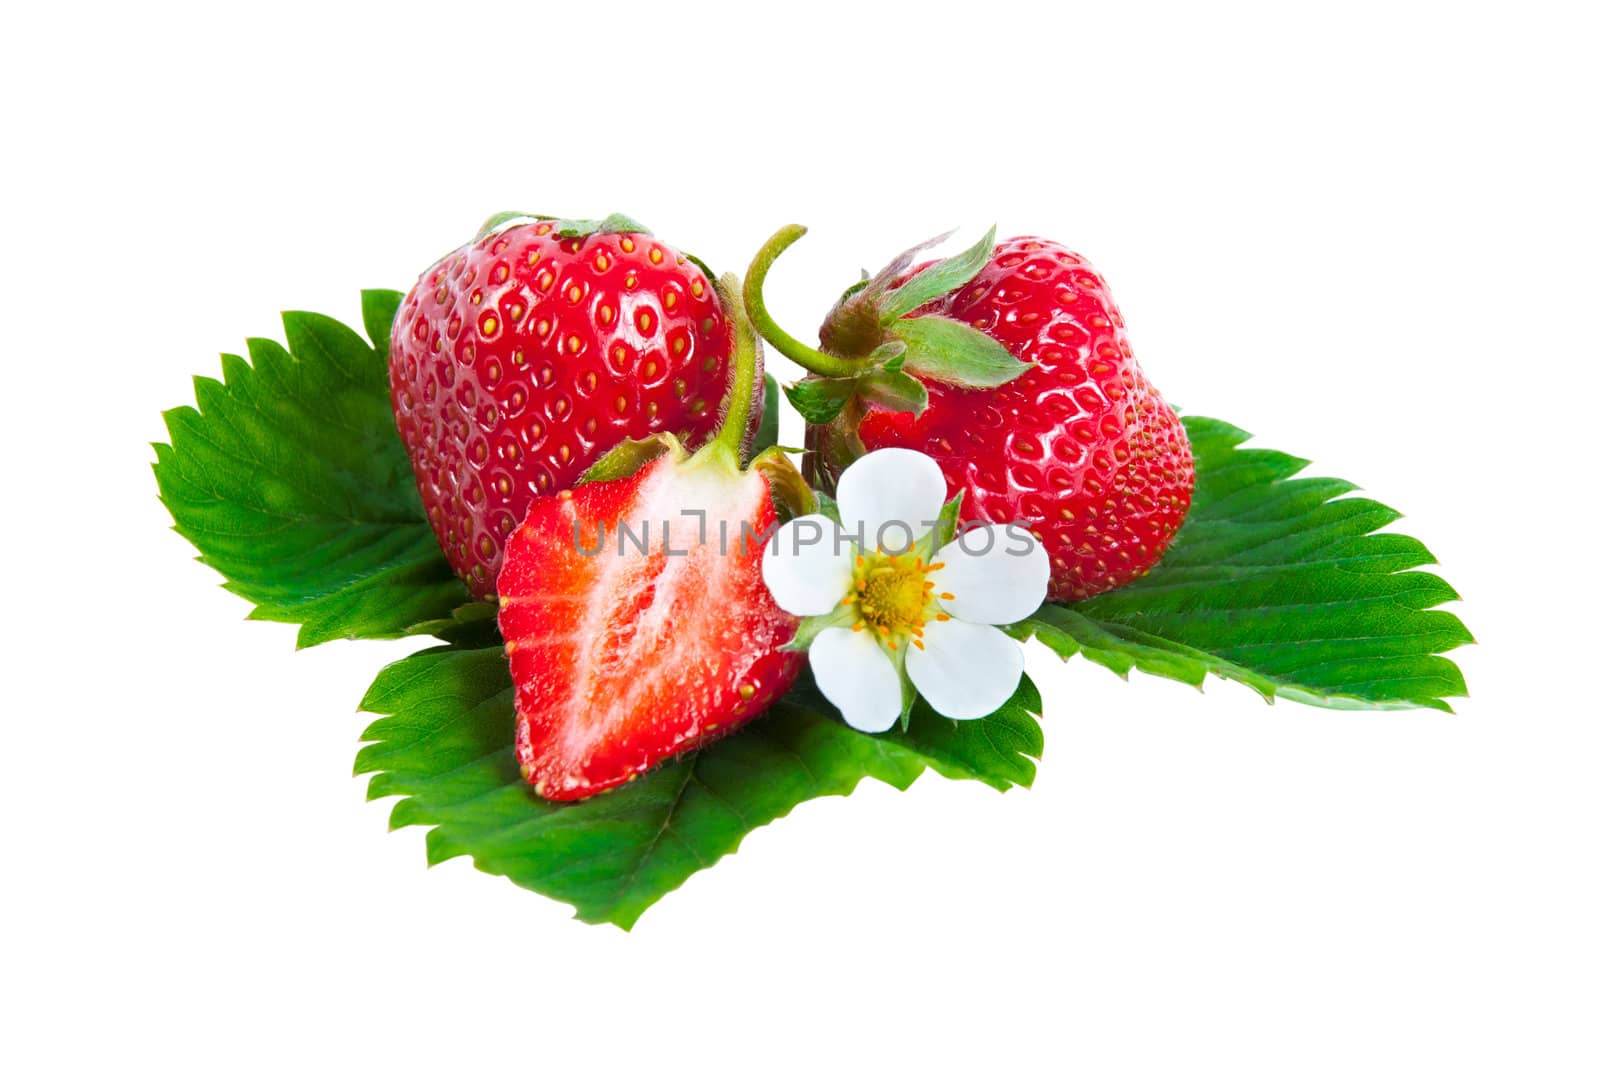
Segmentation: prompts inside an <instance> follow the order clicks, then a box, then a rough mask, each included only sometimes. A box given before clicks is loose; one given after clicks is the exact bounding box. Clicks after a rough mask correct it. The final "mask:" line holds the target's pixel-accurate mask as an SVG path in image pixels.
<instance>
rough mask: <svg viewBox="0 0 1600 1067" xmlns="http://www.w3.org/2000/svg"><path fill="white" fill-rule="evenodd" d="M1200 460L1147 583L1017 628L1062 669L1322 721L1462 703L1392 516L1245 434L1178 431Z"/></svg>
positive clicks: (1448, 641)
mask: <svg viewBox="0 0 1600 1067" xmlns="http://www.w3.org/2000/svg"><path fill="white" fill-rule="evenodd" d="M1183 422H1184V426H1185V428H1186V429H1187V430H1188V433H1189V441H1190V444H1191V445H1192V446H1193V448H1194V456H1195V473H1196V483H1195V494H1194V503H1193V506H1192V507H1191V509H1190V512H1189V517H1188V519H1187V520H1186V521H1185V522H1184V524H1183V527H1182V528H1181V529H1180V530H1179V531H1178V535H1177V537H1176V538H1175V539H1174V541H1173V543H1172V547H1171V548H1170V549H1169V550H1168V552H1167V554H1166V556H1165V557H1164V558H1163V559H1162V561H1161V562H1160V563H1159V564H1158V565H1157V566H1156V567H1155V568H1154V569H1153V570H1152V571H1151V572H1150V573H1149V574H1147V575H1145V576H1144V577H1143V578H1141V579H1139V580H1138V581H1136V582H1133V583H1132V584H1130V585H1127V586H1124V587H1123V588H1121V589H1117V590H1114V591H1112V592H1110V593H1104V594H1102V595H1100V596H1097V597H1094V598H1093V599H1090V600H1085V601H1080V602H1078V603H1074V604H1047V605H1045V606H1044V607H1043V608H1041V609H1040V610H1039V612H1038V613H1037V614H1036V615H1034V616H1033V618H1031V619H1029V620H1027V621H1025V622H1023V623H1020V624H1018V625H1017V626H1016V627H1014V628H1012V632H1013V633H1014V634H1015V635H1016V636H1019V637H1020V636H1023V635H1025V634H1027V633H1033V634H1034V635H1036V636H1037V637H1038V638H1039V639H1040V640H1041V641H1042V642H1044V643H1045V644H1046V645H1048V646H1050V647H1051V648H1052V649H1054V650H1055V651H1057V652H1059V653H1060V654H1061V655H1063V656H1070V655H1072V654H1073V653H1076V652H1081V653H1083V655H1084V657H1085V658H1086V659H1089V660H1091V661H1093V662H1095V663H1099V664H1101V665H1103V666H1106V667H1109V668H1111V669H1112V670H1114V671H1116V672H1117V673H1119V674H1122V675H1126V674H1127V673H1128V671H1129V670H1131V669H1134V668H1137V669H1139V670H1141V671H1144V672H1145V673H1147V674H1154V675H1159V676H1161V677H1164V678H1173V679H1176V680H1178V681H1183V682H1188V683H1190V684H1192V685H1196V686H1198V685H1200V684H1201V682H1202V681H1204V679H1205V676H1206V675H1207V674H1215V675H1218V676H1220V677H1223V678H1232V679H1234V680H1235V681H1238V682H1242V683H1244V684H1245V685H1248V686H1250V687H1251V688H1252V689H1254V690H1256V691H1257V692H1258V693H1260V694H1261V695H1262V696H1264V697H1266V698H1267V699H1268V700H1271V699H1273V698H1274V697H1279V696H1281V697H1285V698H1287V699H1290V700H1296V701H1300V702H1302V703H1306V704H1314V705H1318V706H1321V707H1331V708H1414V707H1425V708H1438V709H1440V710H1444V711H1449V710H1450V706H1449V704H1448V703H1447V702H1446V700H1447V698H1449V697H1459V696H1465V695H1466V692H1467V690H1466V685H1465V682H1464V681H1463V679H1462V677H1461V672H1460V670H1459V669H1458V668H1457V667H1456V665H1455V664H1454V663H1452V662H1451V661H1450V660H1448V659H1446V658H1444V656H1443V653H1445V652H1448V651H1450V650H1451V649H1454V648H1457V647H1459V646H1461V645H1463V644H1466V643H1468V642H1470V641H1471V640H1472V635H1471V634H1469V633H1468V632H1467V629H1466V627H1464V626H1463V625H1462V624H1461V622H1460V620H1459V619H1457V618H1456V617H1455V616H1454V615H1452V614H1450V613H1449V612H1445V611H1437V610H1432V609H1434V608H1436V607H1437V606H1438V605H1440V604H1444V603H1447V602H1449V601H1452V600H1456V599H1457V596H1456V592H1455V590H1453V589H1452V588H1450V586H1449V585H1448V584H1447V583H1446V582H1445V581H1444V580H1443V579H1442V578H1440V577H1438V576H1437V575H1435V574H1431V573H1428V572H1425V571H1419V570H1416V569H1415V568H1417V567H1421V566H1426V565H1428V564H1431V563H1434V562H1436V561H1435V560H1434V558H1433V555H1432V554H1431V553H1430V552H1429V551H1428V550H1427V549H1426V548H1424V547H1423V546H1422V544H1421V543H1420V542H1418V541H1416V540H1414V539H1413V538H1410V537H1406V536H1402V535H1399V534H1392V533H1379V532H1377V531H1379V530H1381V529H1382V528H1383V527H1385V526H1387V525H1389V523H1391V522H1392V521H1393V520H1394V519H1396V518H1397V517H1398V513H1397V512H1395V511H1393V510H1392V509H1390V508H1387V507H1385V506H1383V505H1382V504H1378V503H1375V502H1373V501H1371V500H1366V499H1362V498H1360V497H1352V496H1348V495H1346V494H1348V493H1349V492H1350V491H1351V490H1353V489H1355V486H1353V485H1351V484H1350V483H1349V482H1346V481H1341V480H1339V479H1336V478H1296V477H1295V475H1296V474H1298V473H1299V472H1300V471H1301V470H1302V469H1304V468H1305V466H1306V461H1305V460H1301V459H1296V458H1294V457H1293V456H1288V455H1285V454H1284V453H1282V452H1273V451H1267V450H1263V449H1246V448H1241V447H1239V446H1240V445H1242V444H1243V443H1244V442H1245V441H1247V440H1249V437H1250V435H1249V434H1247V433H1245V432H1244V431H1242V430H1240V429H1238V428H1236V427H1234V426H1230V425H1228V424H1227V423H1225V422H1218V421H1216V420H1214V419H1202V418H1193V417H1190V418H1185V419H1184V420H1183Z"/></svg>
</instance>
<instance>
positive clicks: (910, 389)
mask: <svg viewBox="0 0 1600 1067" xmlns="http://www.w3.org/2000/svg"><path fill="white" fill-rule="evenodd" d="M896 358H898V357H896ZM861 394H862V396H864V397H865V398H866V399H868V400H870V401H872V402H873V403H874V404H876V405H878V406H879V407H881V408H886V409H888V410H889V411H909V412H911V413H912V414H914V415H921V414H922V413H923V412H924V411H926V410H928V387H927V386H925V385H923V384H922V383H921V382H919V381H917V380H916V379H915V378H913V377H911V375H909V374H907V373H906V372H905V371H902V370H890V369H888V368H887V367H883V368H880V369H878V370H875V371H873V372H872V373H870V374H867V375H864V376H863V377H862V379H861Z"/></svg>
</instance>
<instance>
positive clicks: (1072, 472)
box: [861, 237, 1194, 600]
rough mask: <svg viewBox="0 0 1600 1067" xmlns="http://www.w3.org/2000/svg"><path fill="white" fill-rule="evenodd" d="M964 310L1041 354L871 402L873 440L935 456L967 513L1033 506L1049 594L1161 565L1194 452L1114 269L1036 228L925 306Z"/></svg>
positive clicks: (1108, 583) (1066, 593) (1025, 351)
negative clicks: (916, 393)
mask: <svg viewBox="0 0 1600 1067" xmlns="http://www.w3.org/2000/svg"><path fill="white" fill-rule="evenodd" d="M929 313H932V314H939V315H945V316H948V317H950V318H953V319H957V320H959V321H961V322H964V323H966V324H968V325H969V326H972V327H974V328H976V329H978V330H981V331H983V332H984V333H986V334H988V335H989V336H990V337H993V338H994V339H995V340H997V341H999V342H1000V343H1001V344H1002V345H1004V346H1005V348H1006V349H1007V350H1008V351H1010V352H1011V353H1012V355H1015V356H1017V357H1018V358H1020V359H1024V360H1027V361H1028V362H1029V363H1032V364H1033V365H1034V366H1033V368H1032V369H1031V370H1029V371H1028V372H1027V373H1026V374H1023V375H1022V376H1021V377H1019V378H1017V379H1015V380H1013V381H1011V382H1009V383H1007V384H1005V385H1002V386H1000V387H998V388H996V389H988V390H970V391H969V390H962V389H958V388H956V387H954V386H950V385H943V384H941V383H939V382H934V381H926V382H925V383H924V384H926V386H927V388H928V408H927V410H926V411H925V412H923V414H922V415H921V416H920V417H917V416H913V415H911V414H909V413H897V412H889V411H881V410H875V411H869V412H868V413H867V415H866V417H865V418H864V419H863V420H862V423H861V439H862V442H863V443H864V444H865V445H866V446H867V448H869V449H878V448H889V447H900V448H914V449H917V450H918V451H921V452H926V453H927V454H928V455H930V456H932V457H933V458H934V459H935V460H936V461H938V463H939V466H940V468H941V469H942V470H943V471H944V475H945V480H946V482H948V483H949V487H950V491H951V493H954V492H956V491H957V490H965V491H966V497H965V499H964V501H963V503H962V508H961V518H962V519H963V520H979V521H985V522H1011V521H1016V520H1028V521H1030V522H1031V524H1032V528H1033V530H1034V531H1035V532H1037V533H1038V534H1039V536H1040V538H1041V540H1042V541H1043V543H1044V545H1045V548H1046V549H1047V550H1048V552H1049V554H1050V593H1049V595H1050V598H1051V599H1052V600H1081V599H1084V598H1086V597H1091V596H1094V595H1095V594H1097V593H1103V592H1106V591H1107V590H1109V589H1115V588H1116V587H1118V586H1120V585H1125V584H1127V583H1128V582H1130V581H1132V580H1133V579H1135V578H1137V577H1139V576H1140V575H1142V574H1144V573H1145V572H1146V571H1148V570H1149V569H1150V568H1151V567H1153V566H1154V565H1155V563H1156V561H1157V560H1159V559H1160V558H1161V555H1162V553H1163V552H1165V551H1166V549H1167V546H1168V545H1169V544H1170V543H1171V541H1172V537H1173V534H1174V533H1176V532H1177V529H1178V526H1179V525H1180V524H1181V523H1182V522H1183V518H1184V516H1185V515H1186V514H1187V513H1188V510H1189V500H1190V496H1191V494H1192V492H1193V489H1194V458H1193V456H1192V454H1191V453H1190V450H1189V440H1188V437H1187V436H1186V435H1185V434H1184V432H1183V425H1182V423H1180V422H1179V421H1178V416H1177V414H1176V413H1175V412H1174V411H1173V410H1172V408H1171V407H1169V406H1168V405H1167V404H1166V402H1165V401H1163V400H1162V399H1161V394H1160V393H1158V392H1157V391H1156V389H1155V387H1154V386H1152V385H1151V384H1150V383H1149V381H1148V380H1146V378H1145V376H1144V374H1143V372H1141V371H1140V369H1139V363H1138V361H1137V360H1135V359H1134V356H1133V350H1132V349H1131V348H1129V346H1128V340H1127V336H1126V334H1125V331H1124V329H1123V322H1122V315H1121V313H1120V312H1118V311H1117V307H1116V305H1115V304H1114V303H1113V302H1112V300H1111V292H1110V290H1109V289H1108V288H1107V287H1106V283H1105V280H1104V279H1102V278H1101V277H1100V275H1099V274H1098V273H1097V272H1096V271H1095V269H1094V268H1093V267H1092V266H1090V265H1089V263H1088V261H1087V260H1085V259H1084V258H1083V257H1082V256H1080V255H1078V254H1077V253H1076V252H1072V251H1070V250H1069V249H1067V248H1065V247H1063V246H1062V245H1059V244H1057V243H1055V242H1054V241H1047V240H1043V239H1041V238H1037V237H1013V238H1011V239H1010V240H1008V241H1004V242H1002V243H1001V244H999V245H998V246H997V247H996V248H995V250H994V255H993V257H992V258H991V259H990V261H989V263H988V265H987V266H985V267H984V268H983V270H981V271H980V272H979V273H978V274H977V276H976V277H974V278H973V279H972V281H970V282H968V283H967V284H966V285H964V286H962V287H961V288H959V289H957V290H955V291H953V292H951V293H949V294H947V295H946V296H944V297H941V298H940V299H938V300H936V301H934V302H932V303H929V304H927V305H925V306H924V307H922V308H920V309H918V312H917V314H929Z"/></svg>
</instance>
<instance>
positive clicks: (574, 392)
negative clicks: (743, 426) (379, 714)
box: [389, 215, 763, 597]
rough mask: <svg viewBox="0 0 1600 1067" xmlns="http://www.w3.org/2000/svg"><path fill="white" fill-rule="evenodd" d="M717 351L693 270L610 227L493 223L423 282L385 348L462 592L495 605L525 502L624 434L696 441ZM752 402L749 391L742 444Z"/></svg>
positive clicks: (722, 355) (720, 342) (719, 386)
mask: <svg viewBox="0 0 1600 1067" xmlns="http://www.w3.org/2000/svg"><path fill="white" fill-rule="evenodd" d="M731 346H732V341H731V338H730V332H729V326H728V321H727V316H726V314H725V311H724V308H723V307H722V304H721V301H720V299H719V297H718V296H717V292H716V288H715V287H714V286H713V285H712V283H711V280H710V279H709V278H708V277H707V276H706V274H705V272H704V271H702V270H701V268H700V267H699V266H698V265H697V264H696V263H695V262H694V261H692V260H691V259H689V258H688V257H687V256H685V255H684V254H683V253H681V252H679V251H677V250H676V249H674V248H672V247H671V246H670V245H667V244H665V243H663V242H661V241H659V240H657V239H655V238H654V237H652V236H651V235H650V233H649V231H648V230H646V229H644V228H643V227H642V226H640V225H638V224H637V223H635V222H633V221H631V220H629V219H627V218H626V217H624V216H621V215H613V216H610V217H608V218H606V219H604V220H601V221H571V220H556V219H546V218H538V219H535V218H530V217H527V216H496V217H494V218H492V219H490V220H489V222H488V223H486V224H485V227H484V229H483V230H482V231H480V233H479V235H478V237H477V238H475V239H474V240H473V241H472V242H471V243H469V244H467V245H464V246H463V247H461V248H459V249H457V250H456V251H454V252H452V253H450V254H449V255H448V256H445V257H444V258H443V259H441V260H440V261H439V262H438V263H436V264H434V266H432V267H430V268H429V269H428V270H427V271H425V272H424V273H423V275H422V277H421V278H420V279H418V281H417V284H416V285H415V286H414V287H413V288H412V290H411V291H410V292H409V293H407V294H406V298H405V300H404V302H403V303H402V304H401V307H400V311H399V313H398V315H396V317H395V322H394V329H393V334H392V336H391V339H390V345H389V381H390V387H391V390H392V395H393V404H394V415H395V422H396V424H397V425H398V427H399V429H400V436H401V438H402V439H403V440H404V442H405V445H406V450H407V452H408V453H409V454H410V456H411V464H412V468H413V469H414V471H415V472H416V476H417V487H418V489H419V490H420V491H421V494H422V503H423V506H424V508H425V509H426V512H427V515H428V521H429V522H430V523H431V524H432V526H433V530H434V533H435V534H436V535H437V536H438V538H439V544H440V546H441V547H442V548H443V549H444V553H445V556H446V557H447V558H448V559H449V561H450V565H451V566H452V567H453V568H455V571H456V573H457V574H459V575H460V576H461V577H462V579H463V580H464V581H465V582H466V583H467V586H468V588H470V589H471V591H472V592H473V594H474V595H476V596H480V597H490V596H493V594H494V591H495V577H496V575H497V574H499V572H500V566H501V560H502V554H503V550H504V546H505V542H506V539H507V537H509V536H510V534H511V531H512V530H514V529H515V528H516V526H517V524H518V523H520V522H521V521H522V518H523V516H524V514H526V512H527V510H528V505H529V503H530V502H531V501H532V500H533V499H534V498H535V497H538V496H542V495H546V494H550V493H555V492H559V491H560V490H562V489H565V488H568V487H569V486H571V485H573V484H574V483H575V482H576V481H577V480H578V478H579V477H580V476H581V475H582V474H583V473H584V471H586V470H587V469H588V468H589V466H590V465H591V464H592V463H593V462H594V461H595V460H596V459H598V458H599V457H600V456H602V455H604V454H605V453H606V452H607V451H609V450H610V449H611V448H612V447H613V446H615V445H616V444H618V443H620V442H621V441H623V440H624V439H626V438H642V437H646V436H649V435H651V434H654V433H661V432H667V433H675V434H679V435H681V436H682V437H683V439H684V440H685V441H686V442H687V443H689V444H691V445H692V444H695V443H698V442H699V441H701V440H704V439H705V438H706V437H707V436H709V434H710V432H711V431H712V429H713V428H714V427H715V426H716V425H717V417H718V411H719V408H720V407H721V406H722V405H723V403H724V401H725V399H726V397H725V394H726V391H727V382H728V369H729V363H728V360H729V354H730V351H731ZM755 380H756V386H755V388H756V390H758V391H759V390H760V389H761V383H762V380H763V379H762V376H761V374H760V373H759V371H758V373H757V374H756V378H755ZM761 407H762V405H761V403H760V398H759V393H758V395H757V397H756V402H755V403H754V404H753V405H752V410H753V411H754V412H756V413H757V415H756V416H755V417H753V418H752V420H751V423H752V425H751V427H750V431H751V434H753V433H754V429H755V426H754V424H755V422H757V421H759V412H760V411H761Z"/></svg>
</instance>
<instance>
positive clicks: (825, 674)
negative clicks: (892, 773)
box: [811, 626, 1016, 734]
mask: <svg viewBox="0 0 1600 1067" xmlns="http://www.w3.org/2000/svg"><path fill="white" fill-rule="evenodd" d="M811 673H812V674H813V675H815V676H816V679H817V688H818V689H820V690H822V695H823V696H825V697H827V698H828V700H829V702H830V703H832V704H833V706H834V707H836V708H838V709H839V714H841V715H843V716H844V721H845V722H847V723H849V724H850V725H851V726H854V727H855V728H856V729H857V730H865V731H867V732H868V733H874V734H875V733H880V732H881V731H884V730H887V729H888V728H889V727H891V726H893V725H894V724H895V722H896V721H898V720H899V718H900V674H899V672H898V671H896V670H895V669H894V664H893V663H890V662H889V656H888V654H887V653H885V652H884V651H883V649H882V648H879V647H878V642H877V641H876V640H874V639H873V638H872V636H871V635H870V634H868V633H867V632H866V631H865V630H862V631H861V632H859V633H857V632H856V631H854V630H851V629H848V628H846V627H843V626H831V627H829V628H828V629H826V630H824V631H822V632H821V633H820V634H818V635H817V639H816V640H815V641H813V642H811ZM1012 684H1013V685H1015V684H1016V683H1014V682H1013V683H1012ZM1006 695H1007V696H1010V695H1011V694H1010V693H1007V694H1006Z"/></svg>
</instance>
